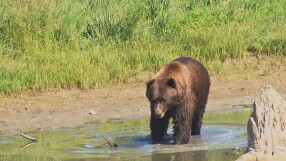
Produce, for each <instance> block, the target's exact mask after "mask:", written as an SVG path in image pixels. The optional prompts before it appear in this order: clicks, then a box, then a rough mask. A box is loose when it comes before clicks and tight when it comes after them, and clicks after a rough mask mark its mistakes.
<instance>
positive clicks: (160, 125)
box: [150, 114, 170, 143]
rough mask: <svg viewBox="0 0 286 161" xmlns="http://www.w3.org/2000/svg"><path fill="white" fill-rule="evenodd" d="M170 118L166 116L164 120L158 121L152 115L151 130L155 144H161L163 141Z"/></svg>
mask: <svg viewBox="0 0 286 161" xmlns="http://www.w3.org/2000/svg"><path fill="white" fill-rule="evenodd" d="M169 118H170V117H169V116H167V115H165V116H164V117H163V118H161V119H157V118H155V116H154V115H152V114H151V123H150V129H151V136H152V140H153V143H160V142H161V141H162V140H163V138H164V136H165V134H166V132H167V129H168V125H169Z"/></svg>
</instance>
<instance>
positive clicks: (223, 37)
mask: <svg viewBox="0 0 286 161" xmlns="http://www.w3.org/2000/svg"><path fill="white" fill-rule="evenodd" d="M285 8H286V2H285V1H282V0H278V1H273V2H272V1H271V2H269V1H266V0H262V1H260V0H254V1H253V0H243V1H239V2H238V1H234V0H231V1H223V0H219V1H204V0H202V1H197V0H191V1H189V0H183V1H175V0H158V1H157V0H147V1H136V0H122V1H116V0H109V1H104V0H82V1H76V0H71V1H59V0H45V1H38V0H29V1H28V0H16V1H1V2H0V17H1V19H0V33H1V34H0V78H1V79H0V94H1V95H3V94H4V95H11V94H15V93H20V92H23V91H46V90H54V89H60V88H66V89H68V88H75V87H76V88H82V89H88V88H97V87H104V86H108V85H112V84H116V83H124V82H128V81H129V80H130V79H132V78H134V77H136V76H138V75H140V73H142V72H145V71H148V72H152V71H155V70H158V69H159V68H160V67H161V66H162V65H163V64H165V63H166V62H169V61H171V60H172V59H174V58H176V57H178V56H182V55H184V56H191V57H195V58H197V59H199V60H200V61H202V62H203V63H204V64H205V65H206V66H207V67H208V68H209V69H212V70H210V71H211V74H217V73H220V72H221V71H222V70H225V69H223V66H222V65H220V64H222V63H223V62H224V61H225V60H226V59H229V58H242V57H248V56H250V55H252V57H253V56H254V57H256V56H257V55H260V54H263V55H267V56H273V55H275V56H277V55H278V56H282V57H285V54H286V51H285V49H286V46H285V44H286V38H285V35H286V34H285V33H286V13H285V12H286V11H285ZM278 61H279V60H278ZM139 80H140V79H139Z"/></svg>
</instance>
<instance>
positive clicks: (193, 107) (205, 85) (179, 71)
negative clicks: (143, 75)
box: [146, 57, 210, 144]
mask: <svg viewBox="0 0 286 161" xmlns="http://www.w3.org/2000/svg"><path fill="white" fill-rule="evenodd" d="M209 88H210V78H209V74H208V72H207V70H206V69H205V68H204V66H203V65H202V64H201V63H200V62H198V61H196V60H195V59H192V58H189V57H180V58H178V59H175V60H174V61H172V62H170V63H168V64H166V65H165V66H164V67H163V68H162V69H161V70H160V71H159V72H158V73H157V74H156V75H155V76H154V77H153V79H151V80H150V81H148V82H147V90H146V96H147V98H148V99H149V101H150V107H151V123H150V129H151V135H152V138H153V141H154V142H161V141H162V139H163V137H164V135H165V134H166V131H167V128H168V124H169V119H170V118H173V123H174V144H186V143H188V142H189V137H190V133H191V135H199V134H200V129H201V123H202V118H203V113H204V112H205V107H206V103H207V99H208V94H209ZM174 91H175V93H176V94H175V95H173V94H174ZM170 95H171V96H170ZM160 98H167V100H165V102H166V103H164V102H160V100H159V101H158V99H160ZM158 104H160V105H161V106H164V108H165V109H164V111H163V112H165V114H164V117H163V118H156V117H155V116H156V114H157V113H158V112H157V111H154V109H156V106H157V105H158Z"/></svg>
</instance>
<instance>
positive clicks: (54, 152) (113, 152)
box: [0, 111, 249, 161]
mask: <svg viewBox="0 0 286 161" xmlns="http://www.w3.org/2000/svg"><path fill="white" fill-rule="evenodd" d="M244 113H245V111H244ZM223 115H225V114H223ZM229 115H233V113H229V114H226V115H225V116H226V117H228V116H229ZM238 115H239V116H240V115H241V113H239V114H238ZM246 115H248V116H249V114H248V113H246ZM220 117H221V116H220ZM240 117H241V116H240ZM206 118H208V116H206ZM216 118H219V116H217V117H216ZM223 119H225V118H224V116H222V120H223ZM241 119H242V120H243V119H245V118H241ZM243 121H244V120H243ZM210 122H212V121H210ZM148 124H149V121H148V120H133V121H123V120H113V121H109V122H106V123H100V124H89V125H86V126H83V127H78V128H76V129H62V130H59V131H53V132H34V133H30V134H29V135H31V136H33V137H35V138H37V139H38V142H36V143H32V144H30V141H28V140H27V139H25V138H22V137H20V136H0V160H1V161H2V160H3V161H8V160H15V161H24V160H30V161H36V160H47V161H50V160H69V161H90V160H142V161H151V160H152V161H165V160H166V161H176V160H182V161H205V160H215V161H216V160H217V161H218V160H224V161H227V160H235V159H236V158H238V157H239V156H240V155H239V154H234V153H231V150H232V148H234V147H240V148H242V149H243V148H245V147H246V144H247V140H246V126H245V125H237V124H229V123H228V124H223V123H219V124H218V123H216V124H204V125H203V127H202V132H201V136H191V137H190V143H189V144H187V145H167V144H165V145H161V144H155V145H154V144H151V139H150V136H149V133H150V131H149V128H148ZM103 135H104V136H106V137H107V138H109V139H110V140H112V141H114V142H115V143H116V144H118V145H119V147H117V148H110V147H109V146H108V144H107V143H106V142H105V141H104V139H103V138H102V137H103ZM171 138H172V129H171V128H169V130H168V137H167V141H166V142H169V143H171V142H172V139H171Z"/></svg>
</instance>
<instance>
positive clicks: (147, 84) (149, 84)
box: [146, 79, 155, 89]
mask: <svg viewBox="0 0 286 161" xmlns="http://www.w3.org/2000/svg"><path fill="white" fill-rule="evenodd" d="M154 82H155V79H151V80H149V81H148V82H147V83H146V86H147V89H148V88H149V87H150V86H151V85H152V84H153V83H154Z"/></svg>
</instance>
